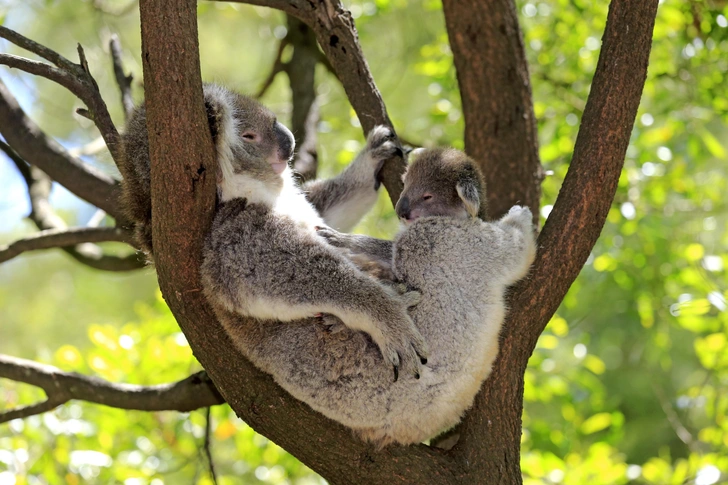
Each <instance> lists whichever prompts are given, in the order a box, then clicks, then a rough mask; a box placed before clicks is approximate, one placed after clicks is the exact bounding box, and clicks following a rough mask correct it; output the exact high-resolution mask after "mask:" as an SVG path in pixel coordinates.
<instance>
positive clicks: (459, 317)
mask: <svg viewBox="0 0 728 485" xmlns="http://www.w3.org/2000/svg"><path fill="white" fill-rule="evenodd" d="M404 181H405V189H404V192H403V193H402V197H401V198H400V200H399V202H398V204H397V213H398V214H399V215H400V216H401V217H402V218H403V219H404V220H405V223H406V227H405V229H404V230H403V231H402V232H401V233H400V234H399V235H398V236H397V238H396V239H395V241H394V242H391V241H381V240H376V239H372V238H367V237H365V236H350V235H345V234H339V233H337V232H335V231H333V230H331V229H322V230H320V231H319V234H321V235H322V236H324V237H325V238H326V239H327V240H328V241H329V242H331V243H333V244H334V245H336V246H339V247H346V248H349V249H351V250H352V251H354V252H356V253H357V254H360V255H363V256H365V257H367V258H370V259H372V260H376V261H379V262H380V263H383V264H389V266H390V267H391V272H392V273H393V275H394V277H395V278H396V280H398V281H399V282H402V283H403V284H404V285H406V286H407V287H408V288H413V289H416V290H417V291H419V292H420V293H421V295H422V298H421V302H420V303H419V304H418V305H417V306H416V307H414V308H413V309H412V310H411V311H410V315H411V316H412V318H413V320H414V322H415V325H416V327H417V328H418V330H419V331H420V333H421V334H422V336H423V337H424V339H425V341H426V343H427V345H428V347H429V350H430V353H429V358H428V361H427V364H426V365H425V366H424V367H423V368H422V370H421V373H420V374H419V375H412V374H410V373H407V374H403V375H401V376H400V377H399V379H397V380H393V379H392V374H391V371H390V370H389V369H388V368H387V366H385V365H382V360H381V359H382V357H381V354H380V353H379V352H378V350H377V346H376V345H375V344H374V343H373V341H372V339H371V338H370V337H369V336H368V335H366V334H365V333H363V332H357V331H355V330H352V329H351V328H348V327H343V326H340V327H341V328H338V329H337V331H336V332H332V331H330V330H329V329H328V328H327V326H326V325H312V324H311V320H310V319H307V320H301V321H298V322H287V323H275V322H262V321H259V320H250V319H243V318H240V317H239V316H238V315H236V314H235V313H226V314H224V315H220V316H221V320H222V322H223V323H224V325H225V327H226V329H227V331H228V332H229V334H230V335H231V337H232V338H233V340H234V342H235V343H236V345H237V346H238V347H239V348H240V349H241V351H242V352H243V353H244V354H245V355H246V356H247V357H248V358H249V359H250V360H251V361H252V362H253V363H254V364H255V365H256V366H257V367H259V368H260V369H261V370H263V371H264V372H267V373H269V374H271V375H272V376H273V378H274V379H275V381H276V382H277V383H278V384H279V385H280V386H281V387H283V388H284V389H286V390H287V391H288V392H289V393H291V394H292V395H293V396H294V397H296V398H297V399H299V400H301V401H303V402H305V403H307V404H308V405H310V406H311V407H312V408H313V409H315V410H316V411H318V412H320V413H322V414H324V415H325V416H327V417H329V418H331V419H333V420H335V421H338V422H339V423H341V424H343V425H345V426H348V427H349V428H352V429H353V430H354V431H355V432H356V433H357V434H358V435H359V436H360V437H361V438H363V439H365V440H368V441H370V442H373V443H375V444H376V445H377V446H380V447H381V446H385V445H387V444H390V443H399V444H404V445H406V444H412V443H419V442H421V441H423V440H426V439H428V438H431V437H433V436H435V435H437V434H438V433H440V432H442V431H444V430H447V429H448V428H450V427H452V426H454V425H455V424H457V423H458V422H459V421H460V419H461V417H462V414H463V412H464V411H465V410H467V409H468V408H469V407H470V406H471V405H472V403H473V399H474V397H475V395H476V394H477V392H478V390H479V388H480V386H481V384H482V382H483V381H484V380H485V379H486V378H487V377H488V375H489V374H490V371H491V366H492V363H493V361H494V360H495V357H496V355H497V353H498V334H499V332H500V329H501V325H502V323H503V320H504V318H505V313H506V308H505V302H504V294H505V291H506V288H507V287H508V286H509V285H511V284H513V283H515V282H516V281H518V280H519V279H521V278H523V277H524V276H525V275H526V273H527V272H528V268H529V267H530V265H531V263H532V261H533V259H534V255H535V252H536V245H535V239H534V230H533V226H532V217H531V212H530V211H529V210H528V209H527V208H525V207H518V206H516V207H513V208H512V209H511V210H510V212H509V213H508V214H507V215H506V216H504V217H503V218H502V219H500V220H499V221H496V222H484V221H483V220H481V219H480V218H479V217H478V216H479V215H482V214H483V213H484V202H483V200H484V197H483V194H484V192H483V190H484V189H483V181H482V177H481V176H480V174H479V173H478V170H477V168H476V166H475V164H474V163H473V162H472V160H470V159H469V158H468V157H467V156H465V155H464V154H463V153H462V152H459V151H457V150H453V149H434V150H425V151H424V152H422V153H420V154H419V155H418V156H417V157H416V158H415V160H414V161H413V162H411V165H410V167H409V169H408V171H407V174H406V175H405V178H404Z"/></svg>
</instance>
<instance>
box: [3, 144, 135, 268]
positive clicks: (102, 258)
mask: <svg viewBox="0 0 728 485" xmlns="http://www.w3.org/2000/svg"><path fill="white" fill-rule="evenodd" d="M0 149H2V150H3V151H4V152H5V153H6V154H7V155H8V157H9V158H10V159H11V160H12V161H13V163H15V166H16V167H18V170H19V171H20V173H21V175H22V176H23V179H24V180H25V183H26V185H27V187H28V195H29V197H30V207H31V212H30V215H29V216H28V217H29V218H30V220H32V221H33V223H35V225H36V226H37V227H38V229H40V230H42V231H44V230H56V231H62V232H63V231H66V230H67V228H68V226H67V225H66V222H65V221H64V220H63V219H62V218H60V217H59V216H58V215H57V214H56V213H55V211H54V210H53V208H52V207H51V205H50V203H49V202H48V197H49V196H50V193H51V187H52V182H51V179H50V177H48V175H46V174H45V173H43V171H42V170H40V169H39V168H37V167H31V166H29V165H28V164H27V163H26V162H25V161H24V160H23V159H22V158H20V156H19V155H18V154H17V153H15V151H13V149H12V148H10V147H9V146H8V145H7V144H5V143H4V142H2V141H0ZM125 232H126V231H125ZM126 237H129V236H126ZM124 242H126V241H124ZM61 249H63V250H64V251H65V252H67V253H68V254H69V255H70V256H71V257H72V258H74V259H75V260H76V261H78V262H79V263H82V264H84V265H86V266H89V267H91V268H94V269H99V270H103V271H131V270H135V269H140V268H143V267H144V263H143V262H142V261H141V260H140V259H139V256H138V255H137V254H131V255H129V256H124V257H118V256H109V255H105V254H103V251H102V250H101V248H100V247H98V246H96V245H95V244H89V243H82V244H78V245H75V246H67V247H62V248H61ZM8 259H9V258H8Z"/></svg>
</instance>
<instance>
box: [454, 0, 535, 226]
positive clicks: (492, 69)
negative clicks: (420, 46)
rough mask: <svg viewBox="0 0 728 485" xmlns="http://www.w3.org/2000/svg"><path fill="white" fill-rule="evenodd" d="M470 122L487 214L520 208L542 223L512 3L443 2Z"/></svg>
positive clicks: (470, 144)
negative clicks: (482, 180) (531, 213)
mask: <svg viewBox="0 0 728 485" xmlns="http://www.w3.org/2000/svg"><path fill="white" fill-rule="evenodd" d="M442 7H443V12H444V14H445V25H446V27H447V32H448V37H449V39H450V46H451V48H452V53H453V61H454V64H455V68H456V70H457V78H458V86H459V87H460V97H461V98H462V107H463V116H464V118H465V151H466V152H468V154H469V155H470V156H471V157H473V158H474V159H475V160H476V161H477V162H478V163H479V164H480V167H481V169H482V172H483V175H484V176H485V183H486V187H487V188H488V190H487V196H488V213H489V216H490V217H491V218H499V217H501V216H502V215H503V214H505V213H506V212H508V210H509V209H510V208H511V207H512V206H513V205H515V204H520V205H526V206H528V207H530V208H531V212H533V215H534V222H538V205H539V199H540V196H541V180H542V179H543V170H542V168H541V163H540V161H539V158H538V137H537V132H536V119H535V116H534V114H533V102H532V100H531V83H530V79H529V74H528V64H527V62H526V53H525V50H524V47H523V36H522V34H521V30H520V27H519V25H518V15H517V10H516V5H515V1H514V0H493V1H489V2H482V1H479V0H443V5H442Z"/></svg>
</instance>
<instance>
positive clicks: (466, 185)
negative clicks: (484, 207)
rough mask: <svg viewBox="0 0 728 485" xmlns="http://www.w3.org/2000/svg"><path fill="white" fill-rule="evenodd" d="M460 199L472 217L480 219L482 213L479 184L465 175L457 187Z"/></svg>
mask: <svg viewBox="0 0 728 485" xmlns="http://www.w3.org/2000/svg"><path fill="white" fill-rule="evenodd" d="M455 190H457V192H458V195H459V196H460V199H461V200H462V201H463V204H464V205H465V210H466V211H468V214H470V217H478V212H479V211H480V193H479V192H478V182H477V180H476V179H475V178H474V177H471V176H469V175H465V176H463V177H461V178H460V180H459V181H458V183H457V185H456V186H455Z"/></svg>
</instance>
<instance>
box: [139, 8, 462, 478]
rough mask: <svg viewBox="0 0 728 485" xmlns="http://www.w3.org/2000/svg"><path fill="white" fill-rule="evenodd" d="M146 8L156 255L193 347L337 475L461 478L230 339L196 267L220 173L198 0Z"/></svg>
mask: <svg viewBox="0 0 728 485" xmlns="http://www.w3.org/2000/svg"><path fill="white" fill-rule="evenodd" d="M140 11H141V22H142V60H143V67H144V80H145V83H144V84H145V88H146V103H147V104H146V106H147V131H148V135H149V145H150V158H151V169H152V183H151V187H152V212H153V213H152V221H153V234H154V240H155V263H156V268H157V270H158V271H157V273H158V276H159V283H160V288H161V290H162V294H163V295H164V296H165V299H166V301H167V303H168V304H169V307H170V309H171V310H172V313H173V314H174V315H175V317H176V319H177V322H178V323H179V324H180V327H181V328H182V330H183V331H184V333H185V335H186V336H187V339H188V341H189V342H190V345H191V347H192V350H193V352H194V354H195V356H197V358H198V359H199V360H200V362H201V363H202V365H203V367H204V368H205V369H206V370H207V372H208V373H209V374H210V376H211V377H212V378H213V380H214V382H215V383H216V385H217V387H218V389H220V391H221V393H222V394H223V396H224V397H225V399H226V401H227V402H228V403H230V405H231V406H232V408H233V409H234V410H235V412H236V413H237V414H238V415H239V416H240V417H242V418H243V419H244V420H245V421H246V422H247V423H248V424H249V425H250V426H252V427H253V428H254V429H256V430H257V431H258V432H260V433H262V434H264V435H265V436H267V437H268V438H270V439H272V440H273V441H275V442H276V443H278V444H279V445H281V446H282V447H284V448H285V449H286V450H288V451H289V452H291V453H292V454H293V455H295V456H297V457H298V458H299V459H300V460H302V461H303V462H304V463H306V464H307V465H308V466H310V467H312V468H313V469H314V470H316V471H318V472H319V473H321V474H322V475H324V476H325V477H326V478H327V479H328V480H329V481H331V482H332V483H337V482H338V483H372V482H374V481H382V482H383V483H388V482H389V481H390V479H391V477H392V473H393V471H392V469H393V467H394V464H395V462H397V463H398V464H397V467H404V468H407V469H409V470H410V471H408V474H411V475H412V478H413V479H414V480H419V481H420V482H421V483H427V482H428V481H429V480H430V479H431V478H432V477H434V476H441V477H443V476H444V477H445V478H446V479H447V480H448V481H450V482H452V483H455V482H456V475H457V473H456V470H459V469H460V468H459V466H458V465H457V464H453V463H452V461H451V460H450V459H448V457H446V456H445V455H444V454H443V453H441V452H439V451H437V450H432V449H429V448H427V447H425V446H414V447H407V448H405V447H390V448H388V449H386V450H384V451H381V452H377V451H376V450H373V449H372V448H371V447H370V446H368V445H366V444H365V443H362V442H361V441H360V440H359V439H357V438H355V437H354V436H353V434H352V433H351V432H350V431H349V430H348V429H346V428H344V427H343V426H341V425H338V424H336V423H333V422H332V421H329V420H327V419H326V418H324V417H323V416H321V415H320V414H318V413H315V412H314V411H312V410H311V408H309V407H308V406H307V405H305V404H303V403H301V402H300V401H297V400H295V399H294V398H292V397H291V396H290V395H289V394H287V393H286V392H285V391H283V390H282V389H281V388H280V387H278V386H277V385H276V384H275V383H274V382H273V380H272V378H271V377H270V376H268V375H266V374H263V373H262V372H261V371H259V370H257V369H256V368H255V367H253V365H252V364H250V363H249V362H248V361H247V360H246V359H245V358H244V357H243V356H242V355H241V353H240V352H239V351H238V350H237V349H236V348H235V346H234V345H233V344H232V342H231V341H230V339H229V337H228V336H227V334H226V332H225V330H224V329H223V328H222V326H221V325H220V323H219V322H218V321H217V319H216V318H215V315H214V314H213V312H212V309H211V308H210V306H209V305H208V303H207V301H206V299H205V298H204V296H203V293H202V292H201V291H200V280H199V273H198V271H199V267H200V263H201V249H202V241H203V235H204V234H205V232H206V231H207V230H208V227H209V224H210V223H211V221H212V217H213V207H214V200H215V177H213V176H210V177H208V176H207V175H206V174H208V173H209V174H213V173H215V171H214V163H215V160H214V153H213V152H214V150H213V146H212V141H211V139H210V132H209V129H208V128H207V118H206V115H205V111H204V109H203V102H202V88H201V82H200V71H199V53H198V50H197V43H196V42H197V25H196V9H195V1H194V0H142V1H141V2H140ZM189 160H194V161H195V163H194V164H190V162H189ZM187 165H192V166H187ZM176 187H190V188H191V190H188V191H179V190H177V189H176ZM312 440H314V442H315V443H313V444H312V442H311V441H312ZM386 464H389V465H390V466H389V467H386V466H382V465H386ZM410 472H411V473H410Z"/></svg>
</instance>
